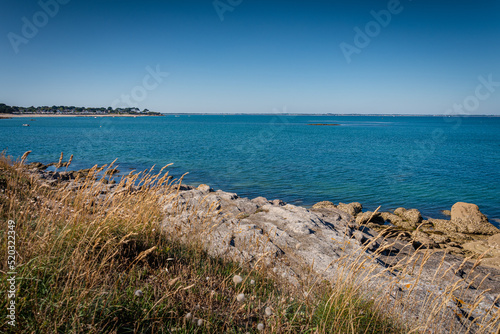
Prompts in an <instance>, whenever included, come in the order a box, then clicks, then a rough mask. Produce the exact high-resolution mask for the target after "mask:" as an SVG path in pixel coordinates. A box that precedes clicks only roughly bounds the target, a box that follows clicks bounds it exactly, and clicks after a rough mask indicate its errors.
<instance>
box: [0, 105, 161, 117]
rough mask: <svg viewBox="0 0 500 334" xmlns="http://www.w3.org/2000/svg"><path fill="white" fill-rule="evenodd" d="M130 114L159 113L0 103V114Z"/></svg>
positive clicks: (125, 109) (121, 109) (132, 109)
mask: <svg viewBox="0 0 500 334" xmlns="http://www.w3.org/2000/svg"><path fill="white" fill-rule="evenodd" d="M51 113H52V114H75V115H79V114H80V115H82V114H118V115H120V114H127V115H128V114H131V115H161V113H159V112H154V111H149V110H148V109H144V110H142V111H141V110H140V109H139V108H116V109H113V108H111V107H107V108H104V107H101V108H88V107H75V106H52V107H49V106H41V107H33V106H31V107H28V108H25V107H16V106H9V105H6V104H5V103H0V114H51Z"/></svg>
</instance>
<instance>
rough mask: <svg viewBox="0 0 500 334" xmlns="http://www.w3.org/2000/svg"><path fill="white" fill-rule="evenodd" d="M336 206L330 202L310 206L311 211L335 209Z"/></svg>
mask: <svg viewBox="0 0 500 334" xmlns="http://www.w3.org/2000/svg"><path fill="white" fill-rule="evenodd" d="M336 207H337V206H336V205H335V204H333V203H332V202H330V201H323V202H319V203H316V204H314V205H313V206H312V208H313V209H335V208H336Z"/></svg>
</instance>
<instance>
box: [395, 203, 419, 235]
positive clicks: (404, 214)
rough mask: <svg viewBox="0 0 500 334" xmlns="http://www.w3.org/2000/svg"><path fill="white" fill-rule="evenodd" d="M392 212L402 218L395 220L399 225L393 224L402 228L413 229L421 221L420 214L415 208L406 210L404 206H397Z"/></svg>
mask: <svg viewBox="0 0 500 334" xmlns="http://www.w3.org/2000/svg"><path fill="white" fill-rule="evenodd" d="M394 214H395V215H397V216H399V217H400V218H401V219H402V221H396V223H397V224H399V225H396V224H395V225H396V226H400V227H402V228H406V229H409V230H414V229H416V228H417V226H418V225H419V224H420V223H422V215H421V214H420V211H418V210H417V209H410V210H406V209H405V208H397V209H396V210H394Z"/></svg>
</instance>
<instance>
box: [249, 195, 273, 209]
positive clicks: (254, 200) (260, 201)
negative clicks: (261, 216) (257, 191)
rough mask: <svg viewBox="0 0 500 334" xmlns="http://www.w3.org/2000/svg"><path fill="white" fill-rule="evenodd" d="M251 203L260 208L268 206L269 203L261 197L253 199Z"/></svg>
mask: <svg viewBox="0 0 500 334" xmlns="http://www.w3.org/2000/svg"><path fill="white" fill-rule="evenodd" d="M252 203H255V204H257V205H258V206H259V207H260V206H263V205H266V204H269V203H270V202H269V201H268V200H267V198H265V197H262V196H259V197H255V198H254V199H253V200H252Z"/></svg>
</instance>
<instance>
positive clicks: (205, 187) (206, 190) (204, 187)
mask: <svg viewBox="0 0 500 334" xmlns="http://www.w3.org/2000/svg"><path fill="white" fill-rule="evenodd" d="M196 189H197V190H199V191H201V192H202V193H209V192H213V191H214V190H213V189H212V188H210V186H208V185H206V184H200V185H199V186H198V187H197V188H196Z"/></svg>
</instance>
